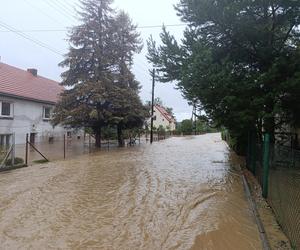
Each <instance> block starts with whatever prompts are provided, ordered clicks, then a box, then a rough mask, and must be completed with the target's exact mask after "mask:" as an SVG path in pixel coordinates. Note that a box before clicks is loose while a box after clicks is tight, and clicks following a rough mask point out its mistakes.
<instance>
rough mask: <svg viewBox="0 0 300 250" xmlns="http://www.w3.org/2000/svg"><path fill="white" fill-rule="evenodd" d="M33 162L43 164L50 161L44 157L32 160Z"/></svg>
mask: <svg viewBox="0 0 300 250" xmlns="http://www.w3.org/2000/svg"><path fill="white" fill-rule="evenodd" d="M32 162H33V163H35V164H43V163H47V162H49V161H48V160H45V159H42V160H35V161H32Z"/></svg>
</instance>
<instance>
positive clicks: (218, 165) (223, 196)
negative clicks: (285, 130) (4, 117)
mask: <svg viewBox="0 0 300 250" xmlns="http://www.w3.org/2000/svg"><path fill="white" fill-rule="evenodd" d="M235 161H236V157H235V155H234V154H232V153H230V151H229V150H228V148H227V146H226V144H225V143H224V142H222V141H221V139H220V134H208V135H202V136H195V137H184V138H170V139H168V140H165V141H161V142H156V143H154V144H153V145H152V146H150V145H141V146H137V147H133V148H125V149H120V150H112V151H109V152H108V151H102V152H98V153H95V154H93V155H85V156H81V157H77V158H74V159H73V160H70V161H60V162H52V163H49V164H44V165H35V166H32V167H29V168H23V169H19V170H14V171H11V172H3V173H0V249H154V250H156V249H217V250H219V249H220V250H226V249H230V250H232V249H233V250H234V249H237V250H248V249H261V242H260V239H259V234H258V229H257V226H256V224H255V221H254V219H253V217H252V214H251V212H250V209H249V207H248V202H247V200H246V197H245V194H244V190H243V185H242V181H241V177H240V172H239V171H238V169H237V168H236V167H235V166H236V165H237V164H236V162H235Z"/></svg>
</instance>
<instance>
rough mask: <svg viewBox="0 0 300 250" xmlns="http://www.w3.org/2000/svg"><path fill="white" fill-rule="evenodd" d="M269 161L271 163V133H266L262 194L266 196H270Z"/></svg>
mask: <svg viewBox="0 0 300 250" xmlns="http://www.w3.org/2000/svg"><path fill="white" fill-rule="evenodd" d="M269 163H270V134H268V133H266V134H265V135H264V144H263V190H262V195H263V197H264V198H267V197H268V185H269V167H270V166H269Z"/></svg>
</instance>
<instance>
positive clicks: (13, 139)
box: [11, 133, 16, 166]
mask: <svg viewBox="0 0 300 250" xmlns="http://www.w3.org/2000/svg"><path fill="white" fill-rule="evenodd" d="M11 139H12V143H11V144H12V152H11V154H12V156H11V165H12V166H14V165H15V157H16V147H15V146H16V141H15V133H13V134H12V138H11Z"/></svg>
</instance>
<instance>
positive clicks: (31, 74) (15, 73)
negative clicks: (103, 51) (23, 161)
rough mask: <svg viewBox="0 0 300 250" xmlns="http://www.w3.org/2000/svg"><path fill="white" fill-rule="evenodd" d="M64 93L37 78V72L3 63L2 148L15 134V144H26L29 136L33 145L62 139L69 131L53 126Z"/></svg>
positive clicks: (0, 102) (0, 77) (0, 68)
mask: <svg viewBox="0 0 300 250" xmlns="http://www.w3.org/2000/svg"><path fill="white" fill-rule="evenodd" d="M62 91H63V87H62V86H60V85H59V83H58V82H55V81H52V80H50V79H47V78H44V77H41V76H38V74H37V70H36V69H28V70H27V71H25V70H21V69H18V68H15V67H12V66H10V65H7V64H4V63H0V146H4V145H7V144H8V143H9V142H10V141H11V139H12V135H13V134H14V139H15V143H16V144H24V143H25V141H26V134H28V135H29V140H30V142H31V143H36V142H42V141H52V140H55V139H57V138H62V137H63V134H64V133H66V132H68V131H67V130H66V129H65V128H63V127H61V126H56V127H53V126H52V124H51V122H50V120H51V115H52V111H53V108H54V106H55V104H56V102H57V101H58V98H59V95H60V93H61V92H62Z"/></svg>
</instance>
